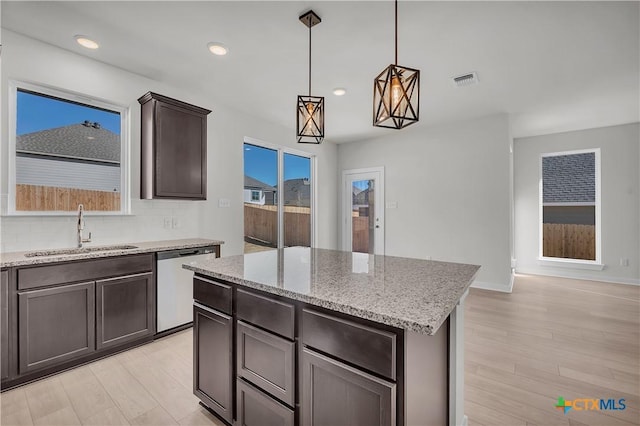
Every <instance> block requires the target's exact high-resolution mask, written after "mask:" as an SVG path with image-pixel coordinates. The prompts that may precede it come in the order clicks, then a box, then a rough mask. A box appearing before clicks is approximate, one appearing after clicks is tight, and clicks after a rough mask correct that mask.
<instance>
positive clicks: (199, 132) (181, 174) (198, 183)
mask: <svg viewBox="0 0 640 426" xmlns="http://www.w3.org/2000/svg"><path fill="white" fill-rule="evenodd" d="M155 119H156V123H155V126H156V127H155V130H156V133H155V155H156V158H155V188H154V193H155V194H154V195H155V197H157V198H188V199H198V200H205V199H206V198H207V117H206V116H203V115H202V114H198V113H196V112H194V111H191V110H189V109H186V108H181V107H179V106H176V105H171V104H168V103H164V102H159V101H158V102H157V103H156V111H155Z"/></svg>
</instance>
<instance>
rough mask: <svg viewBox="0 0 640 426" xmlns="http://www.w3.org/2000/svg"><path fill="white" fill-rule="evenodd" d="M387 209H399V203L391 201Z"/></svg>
mask: <svg viewBox="0 0 640 426" xmlns="http://www.w3.org/2000/svg"><path fill="white" fill-rule="evenodd" d="M387 208H388V209H397V208H398V202H397V201H389V202H387Z"/></svg>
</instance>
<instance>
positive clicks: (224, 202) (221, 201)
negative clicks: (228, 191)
mask: <svg viewBox="0 0 640 426" xmlns="http://www.w3.org/2000/svg"><path fill="white" fill-rule="evenodd" d="M218 207H223V208H227V207H231V200H229V199H228V198H219V199H218Z"/></svg>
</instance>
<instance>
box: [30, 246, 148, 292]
mask: <svg viewBox="0 0 640 426" xmlns="http://www.w3.org/2000/svg"><path fill="white" fill-rule="evenodd" d="M153 263H154V262H153V255H152V254H140V255H128V256H121V257H107V258H103V259H92V260H87V261H79V262H72V263H59V264H53V265H51V264H50V265H45V266H35V267H30V268H20V269H18V290H26V289H30V288H35V287H42V286H49V285H56V284H66V283H72V282H78V281H91V280H97V279H100V278H109V277H115V276H118V275H129V274H137V273H141V272H150V271H152V270H153Z"/></svg>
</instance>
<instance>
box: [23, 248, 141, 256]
mask: <svg viewBox="0 0 640 426" xmlns="http://www.w3.org/2000/svg"><path fill="white" fill-rule="evenodd" d="M135 248H138V247H136V246H130V245H119V246H102V247H81V248H68V249H55V250H38V251H32V252H29V253H26V254H25V255H24V256H25V257H38V256H60V255H65V254H81V253H93V252H96V251H111V250H131V249H135Z"/></svg>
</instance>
